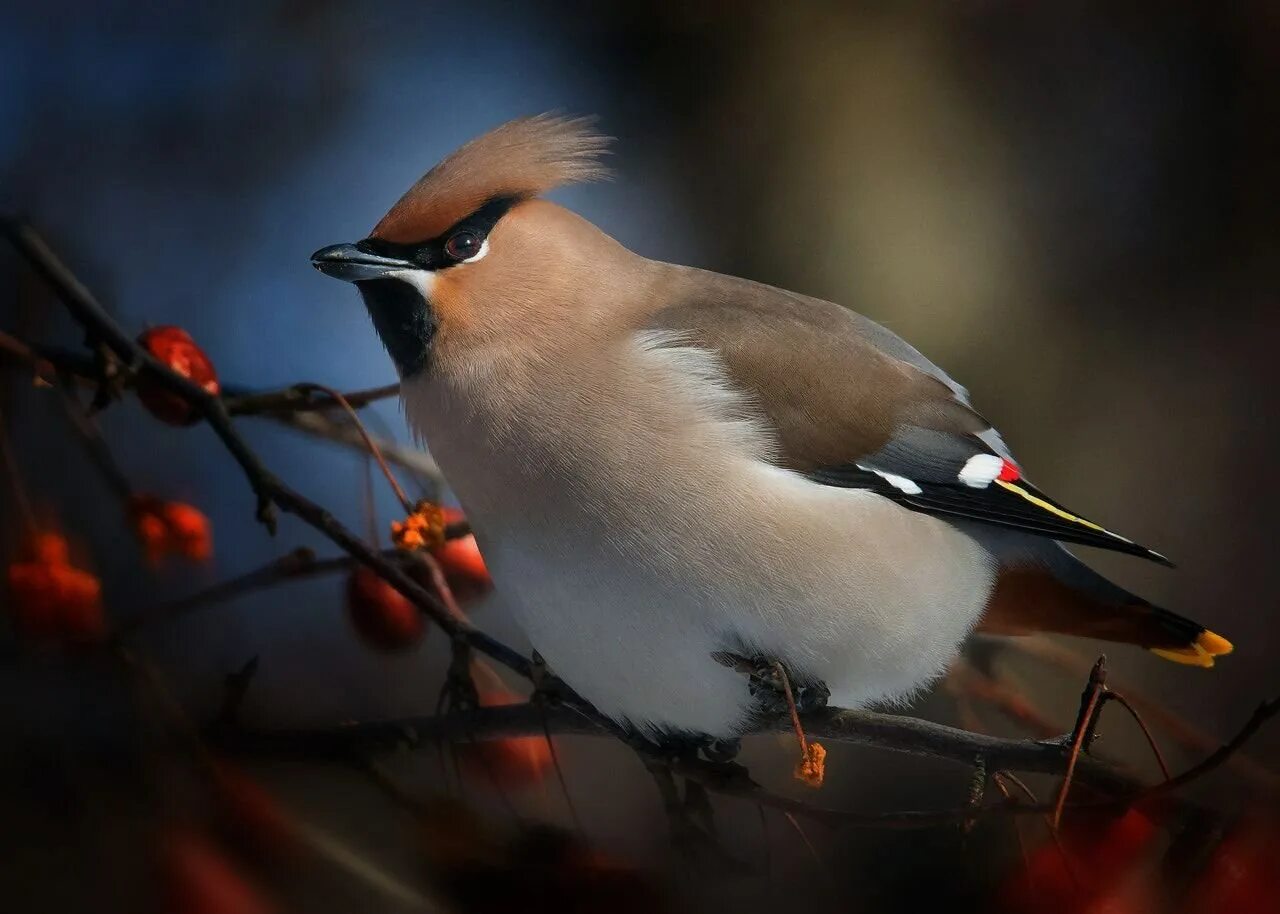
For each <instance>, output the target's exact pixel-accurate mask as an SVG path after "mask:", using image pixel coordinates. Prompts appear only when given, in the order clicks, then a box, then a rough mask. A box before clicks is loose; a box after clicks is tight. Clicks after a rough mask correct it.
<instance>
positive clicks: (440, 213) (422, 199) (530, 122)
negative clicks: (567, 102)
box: [371, 114, 609, 244]
mask: <svg viewBox="0 0 1280 914" xmlns="http://www.w3.org/2000/svg"><path fill="white" fill-rule="evenodd" d="M593 126H594V119H593V118H585V117H579V118H570V117H561V116H558V115H553V114H539V115H537V116H535V117H523V118H518V119H517V120H514V121H508V122H507V123H505V124H503V125H502V126H500V127H496V128H495V129H493V130H490V131H489V132H488V133H486V134H484V135H483V136H480V137H477V138H476V139H474V140H472V141H471V142H469V143H467V144H466V145H465V146H462V147H461V148H459V149H458V150H457V151H455V152H453V153H452V154H451V155H449V156H448V157H447V158H445V159H444V160H442V161H441V162H440V163H439V164H438V165H436V166H435V167H434V168H432V169H431V170H430V171H429V172H427V173H426V174H425V175H423V176H422V178H421V179H420V180H419V181H418V183H416V184H414V185H413V187H411V188H409V190H408V192H407V193H406V194H405V195H404V196H403V197H401V198H400V200H399V201H398V202H397V203H396V205H395V206H393V207H391V210H390V211H389V212H388V213H387V214H386V215H385V216H383V217H382V221H380V222H379V223H378V224H377V226H375V227H374V229H373V232H372V233H371V234H372V236H373V237H375V238H382V239H384V240H386V241H392V242H395V243H398V244H411V243H415V242H419V241H424V240H426V239H428V238H434V237H436V236H437V235H439V234H440V233H441V232H443V231H445V230H446V229H447V228H449V227H450V226H451V225H453V224H454V223H456V222H457V221H458V220H459V219H462V218H464V217H466V216H468V215H470V214H471V213H473V212H475V211H476V210H477V209H479V208H480V207H481V206H483V205H484V204H485V203H487V202H488V201H490V200H492V199H494V198H498V197H516V198H523V197H533V196H536V195H538V194H541V193H544V192H546V191H548V190H551V189H552V188H554V187H558V186H560V185H562V184H573V183H577V182H581V181H596V180H600V179H602V178H605V177H607V175H608V170H607V169H606V168H605V167H604V166H603V165H602V164H600V156H601V155H602V154H603V153H604V152H606V150H607V147H608V144H609V138H608V137H605V136H602V135H600V134H599V133H597V132H596V131H595V130H594V129H593Z"/></svg>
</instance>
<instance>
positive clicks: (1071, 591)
mask: <svg viewBox="0 0 1280 914" xmlns="http://www.w3.org/2000/svg"><path fill="white" fill-rule="evenodd" d="M1055 552H1056V554H1054V555H1045V556H1037V559H1041V558H1043V559H1045V560H1044V561H1043V562H1041V561H1037V562H1034V563H1018V564H1016V565H1011V566H1007V567H1005V568H1003V569H1002V570H1001V572H1000V575H999V577H998V578H997V580H996V587H995V590H994V592H993V593H992V596H991V599H990V601H989V602H988V604H987V611H986V615H985V616H984V618H983V621H982V623H981V624H980V626H979V627H980V628H981V629H982V630H984V631H988V632H992V633H995V634H1029V633H1031V632H1055V633H1059V634H1065V635H1078V636H1081V637H1085V638H1096V639H1099V640H1102V641H1116V642H1120V643H1123V644H1136V645H1139V646H1140V647H1144V648H1146V649H1147V650H1149V651H1151V652H1152V653H1153V654H1155V655H1156V656H1158V657H1162V658H1164V659H1166V660H1171V661H1173V662H1175V663H1183V664H1187V665H1190V666H1198V667H1205V668H1208V667H1212V666H1213V664H1214V658H1216V657H1220V656H1222V655H1224V654H1229V653H1231V650H1232V645H1231V642H1230V641H1228V640H1227V639H1226V638H1223V637H1222V636H1221V635H1218V634H1216V633H1214V632H1211V631H1209V630H1208V629H1206V628H1205V627H1204V626H1203V625H1201V624H1200V623H1198V622H1194V621H1192V620H1191V619H1188V618H1186V617H1185V616H1180V615H1178V614H1177V613H1174V612H1170V611H1169V610H1167V609H1161V608H1160V607H1157V606H1152V605H1151V604H1150V603H1147V602H1146V601H1145V600H1143V599H1141V598H1140V597H1137V596H1134V595H1133V594H1131V593H1129V592H1128V591H1126V590H1124V589H1122V588H1120V587H1117V586H1116V585H1115V584H1112V583H1111V582H1110V581H1108V580H1107V579H1106V578H1104V577H1102V575H1100V574H1098V573H1097V572H1095V571H1093V570H1092V569H1090V568H1089V567H1088V566H1087V565H1085V564H1084V563H1083V562H1080V561H1079V560H1078V559H1076V558H1075V557H1074V556H1072V555H1071V554H1070V553H1069V552H1067V551H1066V550H1065V549H1060V550H1055Z"/></svg>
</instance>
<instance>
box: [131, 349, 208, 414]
mask: <svg viewBox="0 0 1280 914" xmlns="http://www.w3.org/2000/svg"><path fill="white" fill-rule="evenodd" d="M138 343H139V344H140V345H141V346H142V348H144V349H146V350H147V352H149V353H151V355H152V356H154V357H155V359H156V360H157V361H158V362H160V363H161V364H162V365H164V366H165V367H167V368H168V369H169V370H171V371H173V372H174V373H176V374H180V375H182V376H183V377H184V378H186V379H187V380H189V381H191V382H192V383H193V384H196V385H198V386H199V387H202V388H204V389H205V390H206V391H207V392H209V393H211V394H217V393H218V391H219V390H220V389H221V388H220V387H219V386H218V373H217V372H216V371H215V370H214V368H213V362H211V361H209V357H208V356H207V355H205V354H204V350H202V349H201V348H200V347H199V346H197V345H196V342H195V340H193V339H192V338H191V334H189V333H187V331H185V330H183V329H182V328H181V327H152V328H151V329H149V330H145V331H143V332H142V334H141V335H140V336H139V337H138ZM138 399H139V400H141V401H142V405H143V406H145V407H146V408H147V410H148V411H149V412H150V413H151V415H153V416H155V417H156V418H157V419H159V420H160V421H161V422H167V423H168V424H169V425H191V424H193V423H195V422H196V421H197V420H198V419H199V418H200V416H199V414H198V413H197V412H196V411H195V410H194V409H192V407H191V404H190V403H188V402H187V401H186V400H184V399H183V398H182V397H180V396H178V395H177V394H175V393H173V392H171V391H169V390H166V389H165V388H164V387H163V386H161V385H160V384H159V383H157V382H156V381H155V380H154V379H153V378H150V377H148V376H147V375H146V374H143V375H142V376H141V377H140V378H139V380H138Z"/></svg>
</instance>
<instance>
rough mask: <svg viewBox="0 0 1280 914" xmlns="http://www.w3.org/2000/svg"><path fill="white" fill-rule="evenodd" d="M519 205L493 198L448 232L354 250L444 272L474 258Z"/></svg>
mask: <svg viewBox="0 0 1280 914" xmlns="http://www.w3.org/2000/svg"><path fill="white" fill-rule="evenodd" d="M518 202H519V198H517V197H495V198H494V199H492V200H490V201H489V202H488V203H486V204H485V205H484V206H482V207H480V208H479V209H478V210H476V211H475V212H474V213H472V214H471V215H470V216H467V217H466V218H464V219H459V220H458V221H457V222H456V223H454V224H453V225H452V226H450V227H449V228H448V230H446V231H444V232H441V233H440V234H439V235H437V236H436V237H434V238H429V239H427V240H426V241H420V242H418V243H416V244H396V243H395V242H393V241H383V240H382V239H380V238H366V239H365V240H364V241H358V242H356V245H355V246H356V249H357V250H360V251H363V252H364V253H366V254H375V255H377V256H379V257H392V258H395V259H396V260H403V261H405V262H406V263H407V264H411V265H412V266H414V267H416V268H417V269H420V270H443V269H446V268H448V267H452V266H456V265H457V264H459V263H465V262H466V261H468V260H470V259H471V258H472V257H474V256H475V255H476V253H478V252H479V250H480V246H481V245H482V244H484V240H485V238H486V237H488V235H489V233H490V232H491V231H493V227H494V226H495V225H497V224H498V220H499V219H501V218H502V217H503V216H504V215H506V213H507V211H508V210H509V209H511V207H513V206H515V205H516V203H518Z"/></svg>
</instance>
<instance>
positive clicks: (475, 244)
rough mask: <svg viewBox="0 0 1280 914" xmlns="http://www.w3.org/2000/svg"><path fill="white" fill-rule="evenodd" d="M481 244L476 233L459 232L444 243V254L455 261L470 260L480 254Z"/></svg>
mask: <svg viewBox="0 0 1280 914" xmlns="http://www.w3.org/2000/svg"><path fill="white" fill-rule="evenodd" d="M481 243H482V242H481V240H480V236H479V235H477V234H476V233H475V232H458V234H456V235H452V236H450V238H449V240H448V241H446V242H445V243H444V252H445V253H446V254H448V255H449V256H450V257H452V258H453V259H454V260H470V259H471V258H472V257H475V256H476V255H477V254H479V253H480V245H481Z"/></svg>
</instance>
